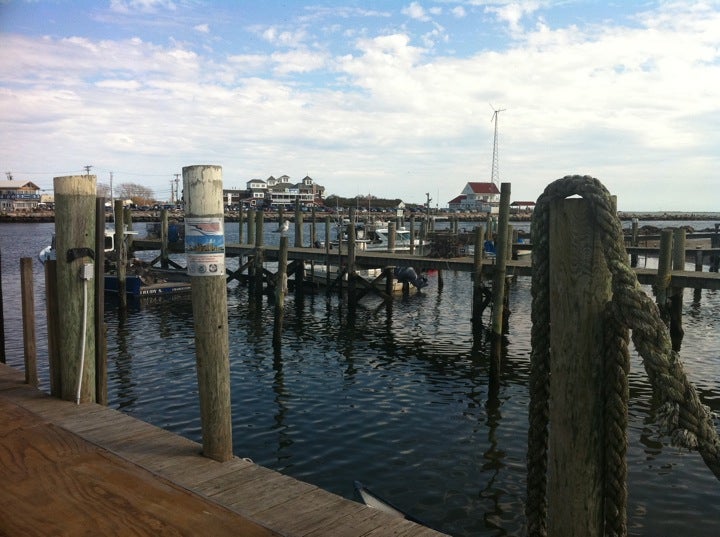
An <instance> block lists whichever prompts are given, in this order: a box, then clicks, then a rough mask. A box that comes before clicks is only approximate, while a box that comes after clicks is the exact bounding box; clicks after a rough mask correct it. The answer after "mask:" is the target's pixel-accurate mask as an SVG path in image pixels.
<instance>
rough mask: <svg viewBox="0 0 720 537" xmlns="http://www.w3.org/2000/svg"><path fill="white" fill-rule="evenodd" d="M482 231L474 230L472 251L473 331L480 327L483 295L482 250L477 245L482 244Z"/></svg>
mask: <svg viewBox="0 0 720 537" xmlns="http://www.w3.org/2000/svg"><path fill="white" fill-rule="evenodd" d="M482 235H483V229H482V228H481V227H476V228H475V249H474V251H473V274H472V277H473V300H472V323H473V326H474V328H475V329H477V327H479V326H480V325H482V314H483V309H484V308H483V306H482V304H483V302H484V298H485V296H484V295H483V283H482V248H479V247H478V245H479V244H482Z"/></svg>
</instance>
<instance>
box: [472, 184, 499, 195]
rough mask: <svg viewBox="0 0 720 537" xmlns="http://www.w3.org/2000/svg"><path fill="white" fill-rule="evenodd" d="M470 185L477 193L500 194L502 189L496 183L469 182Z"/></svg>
mask: <svg viewBox="0 0 720 537" xmlns="http://www.w3.org/2000/svg"><path fill="white" fill-rule="evenodd" d="M468 185H469V186H470V188H471V189H472V191H473V192H474V193H475V194H500V191H499V190H498V187H497V186H496V185H495V183H474V182H469V183H468Z"/></svg>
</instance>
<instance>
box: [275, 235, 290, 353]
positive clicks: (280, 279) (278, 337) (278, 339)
mask: <svg viewBox="0 0 720 537" xmlns="http://www.w3.org/2000/svg"><path fill="white" fill-rule="evenodd" d="M287 261H288V238H287V236H285V235H283V236H282V237H280V247H279V249H278V271H277V274H276V278H277V280H276V281H275V322H274V327H273V348H274V349H275V351H276V352H280V348H281V346H282V327H283V319H284V317H285V295H286V293H287Z"/></svg>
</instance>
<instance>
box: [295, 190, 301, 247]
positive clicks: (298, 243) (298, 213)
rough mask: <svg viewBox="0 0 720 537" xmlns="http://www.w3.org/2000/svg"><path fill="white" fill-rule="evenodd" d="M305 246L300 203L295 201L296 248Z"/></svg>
mask: <svg viewBox="0 0 720 537" xmlns="http://www.w3.org/2000/svg"><path fill="white" fill-rule="evenodd" d="M302 245H303V215H302V211H300V201H299V200H295V247H296V248H302Z"/></svg>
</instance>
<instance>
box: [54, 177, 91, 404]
mask: <svg viewBox="0 0 720 537" xmlns="http://www.w3.org/2000/svg"><path fill="white" fill-rule="evenodd" d="M53 187H54V190H55V246H56V251H57V286H58V295H57V296H58V304H61V307H60V308H58V325H59V326H60V327H61V328H62V337H60V338H59V342H58V343H59V345H58V351H59V353H58V354H59V359H60V364H61V378H62V381H61V384H62V398H63V399H65V400H68V401H78V400H79V402H81V403H85V402H94V401H95V359H94V357H95V331H94V330H93V329H92V324H91V323H90V320H92V319H94V318H95V288H94V286H92V285H90V284H89V282H88V277H89V276H90V274H92V273H93V272H92V271H90V270H88V269H86V268H84V267H85V266H87V265H90V264H92V263H94V260H95V252H94V249H95V198H96V195H95V191H96V178H95V176H94V175H72V176H65V177H55V178H54V179H53ZM81 271H82V272H81ZM78 389H79V393H78ZM78 395H79V397H78Z"/></svg>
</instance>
